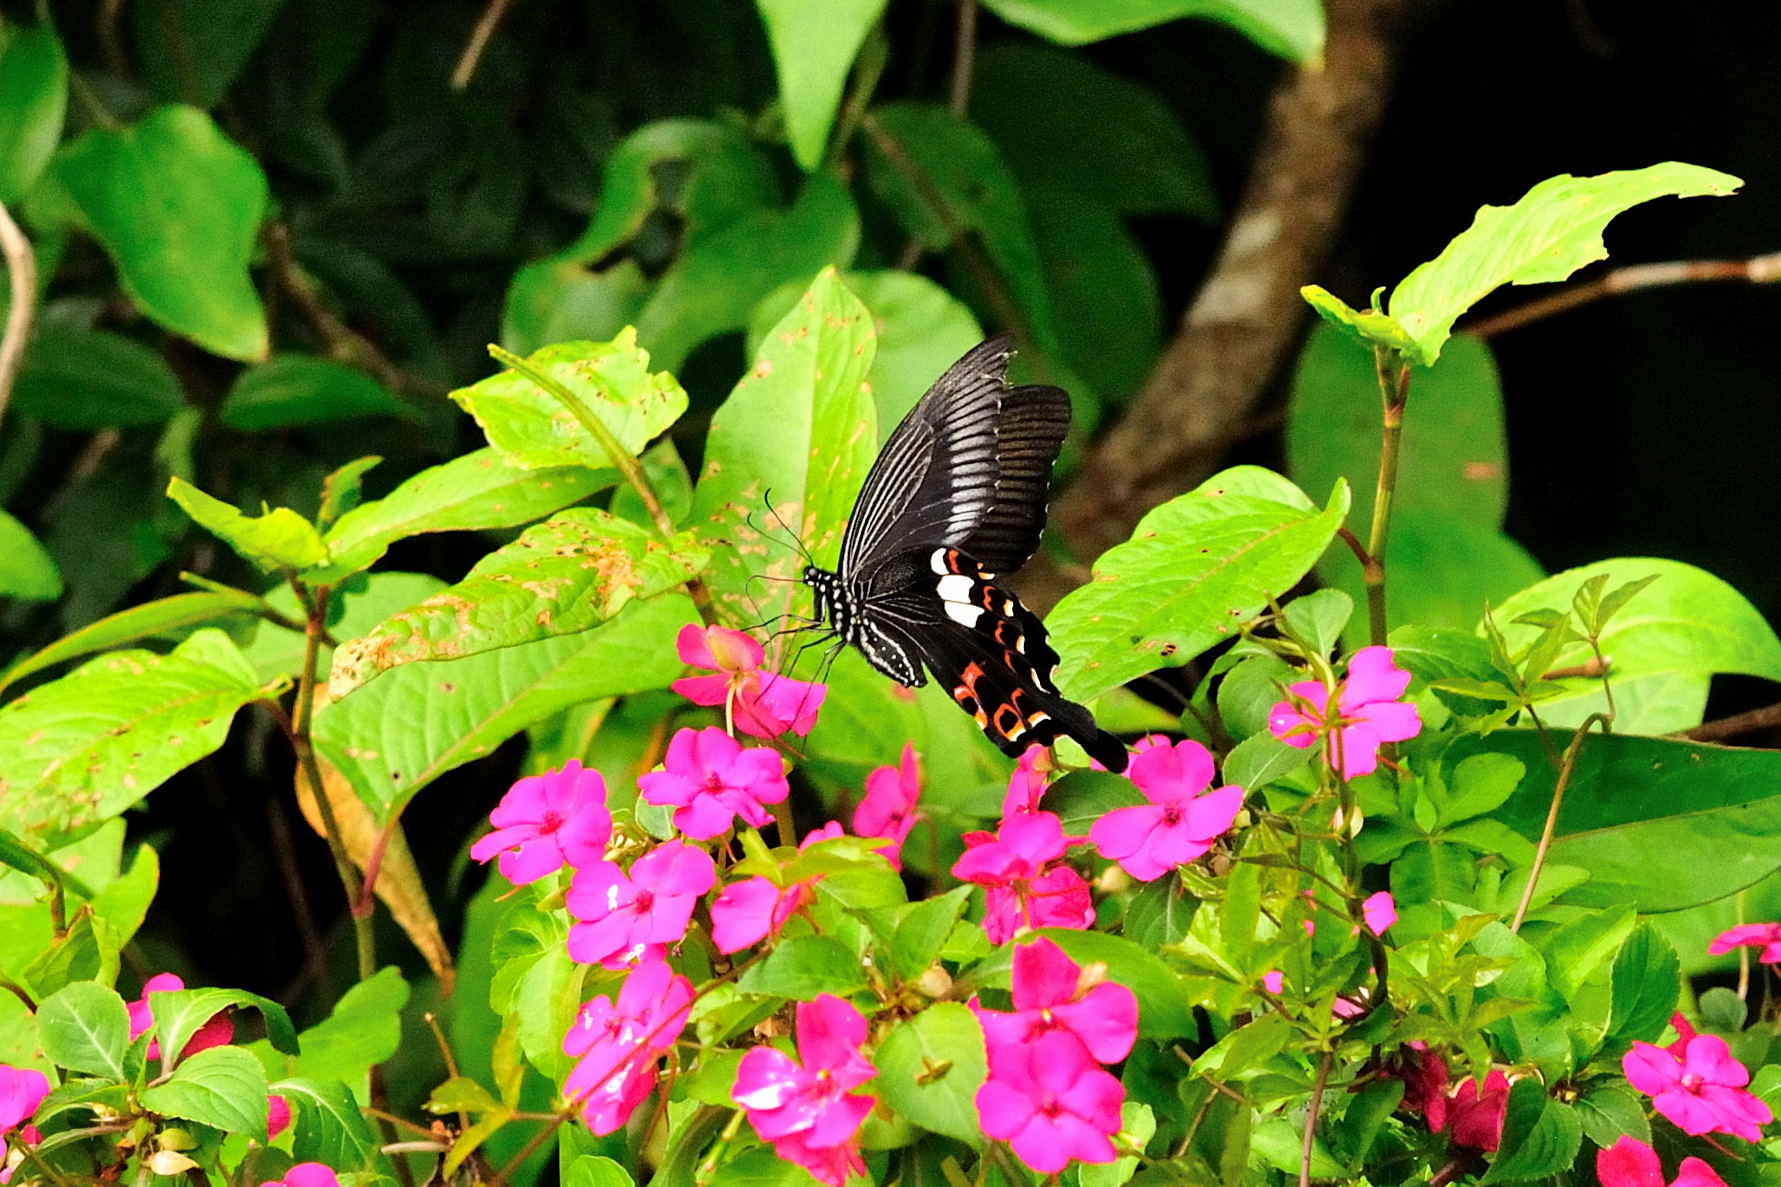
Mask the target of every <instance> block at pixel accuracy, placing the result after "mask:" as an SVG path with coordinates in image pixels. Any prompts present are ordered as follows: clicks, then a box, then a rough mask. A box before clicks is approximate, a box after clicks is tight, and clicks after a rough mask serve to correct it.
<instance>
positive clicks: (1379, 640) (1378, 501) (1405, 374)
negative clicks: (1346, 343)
mask: <svg viewBox="0 0 1781 1187" xmlns="http://www.w3.org/2000/svg"><path fill="white" fill-rule="evenodd" d="M1373 366H1374V370H1375V372H1376V374H1377V375H1378V378H1379V402H1380V425H1381V436H1380V444H1379V482H1378V485H1377V486H1376V487H1375V488H1374V491H1373V525H1372V528H1371V529H1370V530H1369V531H1368V533H1367V555H1366V560H1365V561H1363V563H1362V567H1361V574H1362V578H1363V580H1364V581H1365V583H1366V587H1367V625H1368V628H1369V631H1370V634H1371V637H1372V641H1373V644H1374V645H1375V646H1380V647H1383V646H1384V645H1385V633H1386V626H1385V543H1386V538H1387V536H1388V534H1389V533H1390V530H1391V501H1392V495H1393V494H1394V493H1395V492H1396V490H1397V485H1398V443H1399V441H1400V439H1401V438H1402V435H1403V427H1404V405H1405V404H1406V403H1408V402H1409V399H1410V365H1409V364H1408V363H1406V362H1404V361H1403V359H1402V358H1401V357H1400V356H1399V355H1398V353H1397V352H1396V351H1394V350H1391V349H1389V348H1387V347H1383V346H1379V347H1375V348H1374V349H1373ZM1394 367H1395V369H1396V374H1395V375H1394V374H1393V368H1394Z"/></svg>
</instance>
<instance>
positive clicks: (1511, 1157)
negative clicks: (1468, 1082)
mask: <svg viewBox="0 0 1781 1187" xmlns="http://www.w3.org/2000/svg"><path fill="white" fill-rule="evenodd" d="M1582 1144H1583V1125H1582V1123H1581V1122H1580V1121H1578V1119H1577V1114H1576V1111H1575V1110H1573V1109H1572V1108H1571V1106H1569V1105H1565V1104H1560V1103H1559V1102H1558V1101H1555V1100H1553V1099H1552V1098H1551V1097H1549V1096H1547V1095H1546V1089H1545V1086H1544V1085H1542V1084H1541V1083H1540V1082H1539V1080H1538V1079H1535V1078H1533V1077H1529V1078H1527V1079H1522V1080H1517V1081H1515V1083H1514V1084H1512V1085H1510V1086H1509V1107H1508V1110H1507V1112H1506V1113H1505V1114H1504V1117H1503V1136H1502V1141H1501V1144H1500V1145H1499V1146H1498V1147H1497V1150H1498V1153H1497V1157H1496V1159H1495V1161H1493V1162H1492V1163H1491V1164H1490V1170H1489V1171H1487V1172H1486V1173H1485V1175H1484V1178H1482V1179H1481V1180H1479V1182H1480V1183H1518V1182H1521V1181H1522V1180H1525V1179H1540V1178H1544V1177H1546V1176H1547V1175H1555V1174H1557V1173H1558V1172H1560V1171H1563V1170H1569V1169H1570V1168H1571V1167H1572V1165H1573V1164H1574V1163H1575V1162H1576V1160H1577V1150H1578V1148H1579V1147H1580V1146H1581V1145H1582Z"/></svg>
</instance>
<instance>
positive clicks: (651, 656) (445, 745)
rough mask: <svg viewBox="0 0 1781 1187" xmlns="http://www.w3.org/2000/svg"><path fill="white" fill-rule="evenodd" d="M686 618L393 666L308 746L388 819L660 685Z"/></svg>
mask: <svg viewBox="0 0 1781 1187" xmlns="http://www.w3.org/2000/svg"><path fill="white" fill-rule="evenodd" d="M697 617H698V612H697V611H696V610H694V608H693V606H692V603H691V602H690V601H688V600H687V599H686V598H684V597H677V596H667V595H664V596H662V597H656V598H650V599H648V600H646V601H640V602H635V603H633V604H632V605H630V606H628V607H626V608H625V609H624V610H623V611H622V612H621V613H620V614H619V616H618V617H617V618H615V619H613V620H612V621H610V622H607V623H605V624H603V625H601V626H597V627H595V628H593V629H592V630H588V631H582V632H580V633H578V634H573V635H556V636H551V637H549V638H545V639H540V640H538V641H537V642H533V643H523V644H520V645H519V646H516V647H505V648H502V649H500V650H498V651H487V652H483V653H482V654H480V655H472V656H467V657H466V658H464V659H455V660H440V661H434V662H431V663H417V664H403V665H402V666H401V667H398V668H394V669H392V670H390V671H388V672H385V673H384V674H383V675H382V676H380V677H378V678H377V679H376V680H373V681H371V683H369V684H366V685H364V686H363V687H361V688H358V689H355V690H354V691H353V692H352V693H351V694H350V695H348V696H346V697H343V698H341V699H340V700H338V701H335V702H334V703H332V704H330V705H329V706H328V707H327V708H326V709H324V710H322V711H321V712H320V713H318V714H317V715H316V743H317V745H318V746H319V747H320V749H321V750H322V752H323V753H324V754H325V755H326V756H327V758H328V760H329V761H330V762H332V763H333V764H334V765H335V766H336V767H338V768H339V769H340V771H341V772H342V773H343V774H344V775H346V777H347V778H348V779H350V780H351V781H352V784H353V788H354V790H356V791H357V792H358V793H359V796H360V797H361V798H362V799H364V801H365V802H366V804H368V805H369V806H370V807H371V808H372V810H373V811H374V812H375V813H377V815H378V818H379V819H380V820H388V819H390V817H391V816H392V815H393V814H395V813H396V812H399V811H400V810H401V809H402V807H403V806H404V805H405V804H407V802H408V800H409V799H410V798H411V797H412V796H413V795H414V794H415V792H417V791H419V790H420V789H421V788H423V787H425V786H426V785H427V784H428V783H431V782H432V781H433V780H434V779H435V778H437V777H438V776H440V775H442V774H444V773H445V772H446V771H449V770H451V769H452V768H453V767H456V766H460V765H462V764H463V763H466V762H469V761H470V760H472V759H475V758H481V757H483V756H484V755H486V754H489V753H490V752H492V751H493V750H494V749H495V747H496V746H499V745H500V744H501V743H502V742H504V741H506V740H507V739H508V738H510V737H512V736H513V735H514V734H517V733H518V732H519V731H521V730H523V729H525V728H527V727H528V726H531V725H534V724H536V723H537V722H540V721H543V720H545V719H546V718H548V717H550V716H551V715H553V714H555V713H557V712H560V711H561V710H562V709H564V708H567V707H568V706H570V705H575V704H580V703H582V702H584V701H591V700H597V699H599V698H600V697H607V696H619V695H622V694H625V693H634V692H643V691H646V690H649V689H652V688H666V687H667V686H668V685H669V684H670V683H672V682H673V681H674V680H675V679H677V678H678V677H679V676H680V675H681V674H682V673H683V672H684V670H685V667H684V665H683V664H682V663H681V662H680V657H679V656H678V655H676V654H675V651H674V637H675V635H676V634H677V633H678V632H679V630H680V628H681V627H682V626H684V625H685V624H687V623H689V622H693V621H695V620H696V619H697ZM4 712H5V711H4V710H0V720H3V719H4ZM0 823H4V822H0Z"/></svg>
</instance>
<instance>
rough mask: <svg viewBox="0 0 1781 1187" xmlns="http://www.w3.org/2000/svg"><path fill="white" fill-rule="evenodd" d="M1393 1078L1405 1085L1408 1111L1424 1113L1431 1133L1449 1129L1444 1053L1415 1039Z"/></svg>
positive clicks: (1505, 1099)
mask: <svg viewBox="0 0 1781 1187" xmlns="http://www.w3.org/2000/svg"><path fill="white" fill-rule="evenodd" d="M1393 1074H1394V1075H1396V1076H1397V1077H1398V1078H1400V1079H1402V1080H1403V1081H1404V1098H1403V1108H1404V1111H1405V1112H1408V1113H1421V1114H1422V1115H1423V1117H1424V1119H1426V1120H1427V1121H1428V1124H1429V1132H1430V1133H1440V1132H1441V1131H1442V1130H1443V1129H1445V1128H1447V1076H1448V1073H1447V1061H1446V1060H1445V1059H1442V1058H1441V1055H1440V1053H1439V1052H1436V1051H1431V1050H1429V1045H1428V1044H1427V1043H1425V1042H1423V1041H1422V1040H1420V1039H1412V1040H1411V1041H1410V1042H1408V1043H1405V1044H1404V1047H1403V1050H1402V1051H1401V1052H1400V1053H1399V1061H1398V1063H1397V1065H1396V1067H1395V1068H1394V1070H1393ZM1507 1104H1508V1098H1506V1097H1505V1098H1504V1105H1505V1106H1507Z"/></svg>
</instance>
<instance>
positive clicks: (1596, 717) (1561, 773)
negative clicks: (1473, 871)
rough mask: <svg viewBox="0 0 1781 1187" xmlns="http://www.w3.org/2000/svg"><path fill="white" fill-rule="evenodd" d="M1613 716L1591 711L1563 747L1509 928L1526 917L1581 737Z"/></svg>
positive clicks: (1574, 767)
mask: <svg viewBox="0 0 1781 1187" xmlns="http://www.w3.org/2000/svg"><path fill="white" fill-rule="evenodd" d="M1613 720H1614V719H1613V717H1612V716H1610V715H1609V714H1606V713H1591V714H1590V715H1589V716H1588V717H1585V718H1584V719H1583V724H1582V725H1580V726H1578V727H1577V732H1576V733H1575V734H1574V735H1572V737H1571V744H1570V745H1569V746H1567V747H1565V756H1564V758H1563V759H1562V760H1560V762H1559V764H1558V782H1556V783H1555V784H1553V786H1552V806H1551V807H1550V808H1548V809H1547V810H1546V826H1545V827H1544V828H1542V829H1541V830H1540V843H1539V845H1538V846H1536V847H1535V849H1534V864H1533V865H1532V866H1531V867H1529V869H1528V872H1527V885H1526V886H1524V887H1522V888H1521V901H1520V902H1518V903H1516V904H1515V919H1514V921H1513V922H1511V923H1510V924H1509V930H1510V931H1520V930H1521V921H1522V920H1523V919H1526V918H1527V909H1528V905H1529V904H1530V903H1532V902H1533V901H1534V884H1535V883H1537V882H1538V881H1539V880H1540V869H1541V867H1543V866H1544V865H1545V864H1546V854H1547V852H1548V851H1549V850H1550V849H1551V848H1552V835H1553V833H1555V832H1556V831H1557V830H1558V810H1559V808H1560V807H1561V806H1562V805H1563V804H1564V802H1565V788H1566V787H1567V786H1569V785H1570V782H1571V775H1572V774H1573V773H1574V772H1575V771H1576V770H1577V756H1578V754H1580V753H1581V752H1582V750H1583V740H1584V739H1585V738H1587V737H1589V731H1590V730H1591V729H1592V728H1593V727H1595V726H1598V725H1600V726H1607V725H1609V724H1611V723H1612V722H1613Z"/></svg>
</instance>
